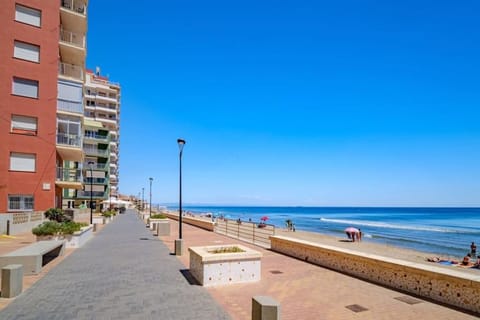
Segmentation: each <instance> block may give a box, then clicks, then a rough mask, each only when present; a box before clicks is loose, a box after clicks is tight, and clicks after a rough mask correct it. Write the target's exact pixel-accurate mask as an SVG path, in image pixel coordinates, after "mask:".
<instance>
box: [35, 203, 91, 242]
mask: <svg viewBox="0 0 480 320" xmlns="http://www.w3.org/2000/svg"><path fill="white" fill-rule="evenodd" d="M45 216H46V217H47V218H48V219H50V221H46V222H44V223H42V224H40V225H39V226H37V227H35V228H33V229H32V233H33V234H34V235H36V236H37V241H44V240H66V247H67V248H78V247H81V246H82V245H83V244H84V243H85V242H86V241H87V240H88V239H90V238H91V236H92V235H93V233H92V227H91V226H89V225H88V224H87V223H82V222H73V221H71V220H70V218H69V217H68V216H65V215H64V213H63V211H62V210H61V209H55V208H51V209H48V210H47V211H45Z"/></svg>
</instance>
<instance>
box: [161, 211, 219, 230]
mask: <svg viewBox="0 0 480 320" xmlns="http://www.w3.org/2000/svg"><path fill="white" fill-rule="evenodd" d="M163 214H164V215H166V216H167V217H169V218H170V219H172V220H177V221H178V213H177V214H174V213H171V212H163ZM182 222H183V223H187V224H190V225H192V226H196V227H199V228H202V229H205V230H207V231H213V229H214V227H215V224H214V223H213V222H211V221H208V220H204V219H197V218H192V217H182Z"/></svg>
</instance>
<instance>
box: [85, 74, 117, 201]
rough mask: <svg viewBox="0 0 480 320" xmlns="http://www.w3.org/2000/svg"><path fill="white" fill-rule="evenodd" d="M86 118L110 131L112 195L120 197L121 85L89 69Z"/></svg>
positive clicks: (86, 85)
mask: <svg viewBox="0 0 480 320" xmlns="http://www.w3.org/2000/svg"><path fill="white" fill-rule="evenodd" d="M84 89H85V90H84V94H85V120H94V121H97V122H100V123H101V124H102V126H103V128H104V129H106V130H108V131H109V133H110V134H109V135H110V142H109V144H110V148H109V149H110V151H109V159H108V160H109V161H108V162H109V188H108V193H109V196H110V197H117V198H118V195H119V193H118V182H119V178H118V175H119V172H120V171H119V154H120V152H119V150H120V97H121V95H120V85H119V84H118V83H114V82H110V81H109V79H108V77H105V76H101V75H100V69H99V68H97V70H96V71H95V72H93V71H90V70H87V72H86V79H85V84H84Z"/></svg>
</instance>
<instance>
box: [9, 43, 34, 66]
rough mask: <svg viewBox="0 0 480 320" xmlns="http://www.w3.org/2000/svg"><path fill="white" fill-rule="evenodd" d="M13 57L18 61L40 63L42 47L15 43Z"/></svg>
mask: <svg viewBox="0 0 480 320" xmlns="http://www.w3.org/2000/svg"><path fill="white" fill-rule="evenodd" d="M13 56H14V57H15V58H18V59H23V60H28V61H32V62H40V47H39V46H37V45H34V44H29V43H26V42H21V41H15V42H14V49H13Z"/></svg>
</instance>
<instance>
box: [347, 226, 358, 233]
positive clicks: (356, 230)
mask: <svg viewBox="0 0 480 320" xmlns="http://www.w3.org/2000/svg"><path fill="white" fill-rule="evenodd" d="M345 232H349V233H352V232H353V233H359V232H360V230H358V229H357V228H354V227H348V228H347V229H345Z"/></svg>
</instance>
